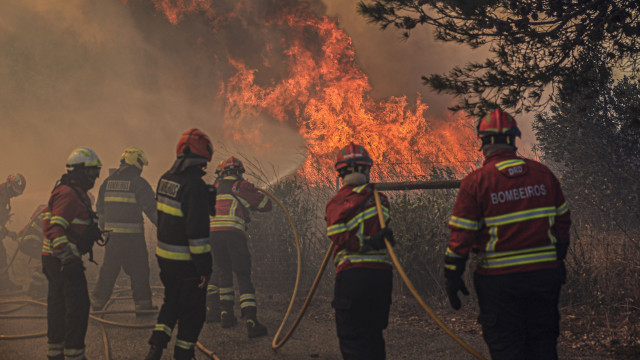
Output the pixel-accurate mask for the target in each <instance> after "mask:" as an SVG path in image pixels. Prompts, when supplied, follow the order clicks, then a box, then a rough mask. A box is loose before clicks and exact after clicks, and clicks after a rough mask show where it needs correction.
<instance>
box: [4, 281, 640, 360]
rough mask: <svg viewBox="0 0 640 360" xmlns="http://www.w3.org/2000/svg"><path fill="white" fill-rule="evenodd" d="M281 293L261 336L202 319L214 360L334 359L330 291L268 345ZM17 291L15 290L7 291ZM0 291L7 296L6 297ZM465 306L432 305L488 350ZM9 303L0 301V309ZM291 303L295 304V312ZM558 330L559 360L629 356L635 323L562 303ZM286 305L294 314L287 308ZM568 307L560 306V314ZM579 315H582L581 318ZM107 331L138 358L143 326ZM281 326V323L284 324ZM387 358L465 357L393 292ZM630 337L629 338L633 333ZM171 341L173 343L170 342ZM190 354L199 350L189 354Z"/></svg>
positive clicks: (18, 346) (34, 310)
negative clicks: (601, 318)
mask: <svg viewBox="0 0 640 360" xmlns="http://www.w3.org/2000/svg"><path fill="white" fill-rule="evenodd" d="M127 293H128V291H121V292H119V293H118V294H116V296H117V297H118V298H122V299H120V300H116V301H115V302H114V303H113V305H112V306H111V309H113V310H118V309H132V308H133V304H132V301H131V300H130V298H128V294H127ZM289 296H290V295H289V294H285V293H275V294H265V293H258V298H259V301H260V310H259V311H260V313H259V318H260V320H261V321H262V322H263V323H264V324H265V325H267V327H268V328H269V336H268V337H263V338H258V339H248V338H247V334H246V329H245V328H244V326H242V325H243V324H242V323H240V324H238V325H237V326H236V327H234V328H231V329H221V328H220V325H219V324H205V326H204V329H203V330H202V333H201V335H200V342H201V343H202V344H203V345H204V346H205V347H206V348H208V349H210V350H212V351H214V352H215V354H216V355H217V356H218V357H219V359H221V360H231V359H233V360H263V359H274V360H275V359H279V360H302V359H320V360H339V359H341V357H340V353H339V349H338V342H337V339H336V336H335V327H334V322H333V313H332V309H331V307H330V305H329V304H330V298H328V297H327V296H323V295H319V296H317V297H315V298H314V299H313V301H312V303H311V306H310V308H309V309H308V311H307V313H306V315H305V316H304V317H303V319H302V321H301V323H300V325H299V326H298V328H297V329H296V331H295V332H294V334H293V336H292V337H291V338H290V339H289V340H288V342H286V343H285V344H284V346H282V347H281V348H280V349H279V350H277V351H274V350H272V349H271V342H272V340H273V335H274V333H275V331H276V330H277V328H278V326H279V324H280V322H281V320H282V317H283V315H284V312H285V310H286V308H287V306H288V303H289ZM21 297H22V298H24V296H23V295H16V296H13V298H21ZM3 298H5V299H6V298H7V297H6V296H5V297H3ZM154 301H155V303H157V304H161V301H162V300H161V293H160V290H157V289H156V290H154ZM466 305H468V306H467V307H468V309H466V311H465V309H464V308H463V310H462V311H459V312H454V311H453V310H450V309H448V308H447V307H443V306H441V307H437V308H436V309H435V310H436V312H437V313H438V315H439V316H440V317H441V318H442V319H443V320H444V321H445V323H447V324H448V325H449V326H450V327H451V328H452V329H453V330H454V331H455V332H456V333H457V334H458V335H459V336H460V337H461V338H463V339H464V340H465V341H466V342H468V343H469V344H470V345H471V346H473V347H474V348H475V349H477V350H478V351H479V352H481V353H482V354H484V355H485V356H487V357H488V352H487V349H486V346H485V345H484V342H483V340H482V337H481V330H480V327H479V326H478V325H477V323H476V321H475V316H476V315H475V311H476V310H475V307H474V306H473V304H469V303H467V304H466ZM12 307H15V305H8V304H3V305H0V312H1V311H2V310H6V309H10V308H12ZM298 309H299V306H296V307H295V311H297V310H298ZM564 310H565V311H564V312H563V321H562V334H561V336H560V342H559V346H558V348H559V353H560V358H561V359H594V360H595V359H598V360H600V359H633V358H635V359H637V358H638V355H640V352H639V351H638V349H640V347H639V346H638V345H639V343H638V342H637V340H636V343H635V344H633V343H629V339H634V337H635V335H637V334H631V333H629V331H627V332H625V331H624V330H621V329H627V330H629V329H634V328H635V324H637V323H638V322H637V321H635V320H637V319H635V320H633V319H629V321H630V322H629V323H628V324H626V327H625V326H624V325H623V326H622V327H620V328H618V329H617V330H612V328H611V326H609V327H606V326H605V325H606V324H603V323H598V321H596V320H595V319H596V317H595V316H591V315H590V316H584V314H582V315H581V314H576V313H574V312H573V311H575V310H579V309H564ZM44 311H45V310H44V308H43V307H39V306H32V305H29V306H27V307H25V308H23V309H20V310H18V311H15V312H12V313H11V314H27V313H28V314H44ZM295 311H294V315H295ZM566 312H568V313H566ZM107 318H108V319H109V320H112V321H120V322H124V323H130V324H153V323H154V322H155V316H146V317H139V318H136V317H135V316H134V315H133V314H119V315H108V316H107ZM292 318H293V316H292ZM587 319H590V320H589V321H587ZM101 328H102V326H101V325H99V324H98V323H96V322H94V321H91V322H90V327H89V331H88V334H87V337H86V343H87V358H88V359H106V358H107V357H106V355H105V342H104V339H103V335H102V329H101ZM42 331H46V320H44V319H2V320H1V322H0V333H1V334H3V335H9V334H28V333H36V332H42ZM105 331H106V334H107V338H108V349H109V354H110V359H113V360H126V359H137V360H140V359H142V358H143V357H144V355H145V353H146V350H147V340H148V337H149V335H150V334H151V330H150V329H128V328H121V327H112V326H105ZM285 332H286V330H285ZM385 338H386V342H387V358H388V359H451V360H458V359H473V356H471V355H469V354H468V353H466V352H465V351H464V350H463V349H462V348H461V347H460V346H459V345H458V344H457V343H455V342H454V341H453V340H451V339H450V338H449V337H448V336H447V335H446V334H445V333H444V331H442V330H441V329H439V328H438V327H437V326H436V325H435V324H434V322H433V321H431V320H430V319H428V318H427V316H426V314H425V313H424V312H423V311H422V309H421V308H420V307H419V306H418V304H417V303H416V301H415V300H413V299H412V298H407V297H404V296H398V295H396V296H395V297H394V304H393V306H392V311H391V315H390V322H389V328H388V329H387V330H386V331H385ZM635 339H637V337H635ZM172 344H173V343H172ZM172 344H170V347H169V348H168V349H167V351H165V355H164V357H163V359H171V358H172V357H171V353H172ZM45 354H46V338H45V337H37V338H33V339H23V340H0V359H12V360H14V359H44V358H45ZM197 358H198V359H206V358H207V357H206V356H205V355H204V354H203V353H201V352H198V353H197Z"/></svg>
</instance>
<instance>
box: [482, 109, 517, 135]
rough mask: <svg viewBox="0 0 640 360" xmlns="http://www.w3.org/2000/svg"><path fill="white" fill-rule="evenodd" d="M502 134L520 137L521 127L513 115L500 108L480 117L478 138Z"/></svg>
mask: <svg viewBox="0 0 640 360" xmlns="http://www.w3.org/2000/svg"><path fill="white" fill-rule="evenodd" d="M500 134H502V135H513V136H517V137H520V129H518V124H516V120H515V119H514V118H513V116H511V115H509V114H507V113H506V112H504V111H502V109H500V108H498V109H495V110H493V111H492V112H490V113H487V114H486V115H484V116H483V117H481V118H480V120H479V121H478V138H482V137H485V136H492V135H500Z"/></svg>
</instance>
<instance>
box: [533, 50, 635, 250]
mask: <svg viewBox="0 0 640 360" xmlns="http://www.w3.org/2000/svg"><path fill="white" fill-rule="evenodd" d="M585 63H589V62H588V61H586V62H585ZM578 80H579V81H581V82H578ZM553 101H554V105H552V106H551V107H550V111H549V112H548V113H542V114H539V115H537V117H536V120H535V122H534V124H533V129H534V130H535V131H536V137H537V140H538V142H539V144H538V145H537V148H538V149H539V150H540V151H541V153H542V154H544V155H543V156H542V157H543V159H544V160H546V161H547V162H551V163H553V164H556V166H555V167H557V168H558V170H559V171H558V173H559V174H560V175H561V177H562V185H563V189H564V190H565V195H566V196H567V199H569V202H570V204H571V208H572V209H576V211H577V213H576V215H578V216H587V217H590V216H592V215H595V217H597V218H604V219H607V221H606V222H599V221H590V223H591V224H593V226H598V227H601V228H604V229H605V230H607V231H608V230H611V229H615V230H618V231H620V230H622V231H624V232H629V231H630V230H632V231H633V232H638V231H640V226H639V225H638V224H640V199H639V195H640V177H639V176H638V174H640V131H638V129H640V127H639V126H638V125H637V124H638V122H640V81H638V80H631V79H629V78H626V77H625V78H623V79H621V80H620V81H618V82H615V81H614V79H613V77H612V76H611V73H610V71H609V69H608V68H607V65H606V64H604V63H602V62H600V63H596V64H594V66H592V67H591V71H590V72H585V73H582V74H569V75H567V77H566V78H565V80H564V81H563V82H562V83H561V84H559V91H558V96H557V97H556V98H554V99H553ZM629 240H630V241H631V242H632V243H633V245H634V247H635V248H636V249H637V250H638V251H640V243H639V242H638V241H637V240H636V239H634V238H633V237H629Z"/></svg>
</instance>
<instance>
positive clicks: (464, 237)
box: [445, 109, 571, 360]
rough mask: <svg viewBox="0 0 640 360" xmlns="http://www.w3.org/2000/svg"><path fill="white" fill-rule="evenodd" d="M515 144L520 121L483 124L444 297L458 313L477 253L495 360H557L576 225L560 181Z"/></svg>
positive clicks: (489, 117) (499, 118)
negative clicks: (478, 163) (479, 162)
mask: <svg viewBox="0 0 640 360" xmlns="http://www.w3.org/2000/svg"><path fill="white" fill-rule="evenodd" d="M516 136H518V137H519V136H520V130H519V129H518V127H517V125H516V122H515V120H514V119H513V117H511V116H510V115H508V114H507V113H505V112H503V111H502V110H500V109H496V110H494V111H492V112H490V113H488V114H486V115H485V116H483V117H482V118H480V121H479V123H478V137H479V138H480V139H481V140H482V151H483V153H484V156H485V160H484V163H483V166H482V167H481V168H480V169H478V170H475V171H473V172H472V173H471V174H469V175H467V176H466V177H465V178H464V179H463V180H462V184H461V186H460V191H459V192H458V197H457V199H456V203H455V206H454V208H453V216H452V217H451V221H450V222H449V227H450V228H451V238H450V240H449V246H448V248H447V252H446V255H445V277H446V279H447V294H448V296H449V301H450V303H451V306H452V307H453V308H454V309H456V310H457V309H459V308H460V306H461V305H460V299H459V298H458V291H461V292H462V293H463V294H465V295H467V294H468V291H467V289H466V286H465V284H464V281H463V280H462V274H463V272H464V270H465V264H466V261H467V258H468V256H469V253H470V252H473V253H475V254H476V257H477V264H476V269H475V273H474V279H473V280H474V285H475V289H476V293H477V295H478V301H479V305H480V316H479V317H478V322H479V323H480V324H481V325H482V334H483V337H484V339H485V342H486V343H487V345H488V346H489V351H490V353H491V357H492V359H494V360H500V359H540V360H542V359H545V360H549V359H557V358H558V355H557V350H556V343H557V337H558V333H559V329H558V323H559V319H560V315H559V312H558V298H559V295H560V288H561V285H562V284H563V283H564V276H565V270H564V263H563V261H564V258H565V256H566V254H567V249H568V246H569V228H570V226H571V219H570V215H569V209H568V207H567V203H566V201H565V199H564V196H563V195H562V190H561V188H560V183H559V182H558V179H556V177H555V176H554V175H553V173H552V172H551V171H550V170H549V169H548V168H547V167H546V166H544V165H542V164H540V163H539V162H536V161H533V160H529V159H524V158H521V157H518V156H517V155H516V152H515V151H516V146H515V145H516V144H515V137H516Z"/></svg>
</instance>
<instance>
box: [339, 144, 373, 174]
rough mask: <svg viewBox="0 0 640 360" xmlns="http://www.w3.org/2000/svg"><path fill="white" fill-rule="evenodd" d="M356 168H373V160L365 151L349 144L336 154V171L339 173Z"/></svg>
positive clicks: (360, 147)
mask: <svg viewBox="0 0 640 360" xmlns="http://www.w3.org/2000/svg"><path fill="white" fill-rule="evenodd" d="M357 166H368V167H371V166H373V160H372V159H371V156H369V153H368V152H367V150H365V149H364V148H363V147H362V146H360V145H356V144H354V143H353V142H351V143H350V144H349V145H347V146H345V147H344V148H343V149H342V150H340V151H339V152H338V158H337V159H336V170H337V171H338V172H341V170H343V169H347V168H356V167H357ZM354 170H355V169H354Z"/></svg>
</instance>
